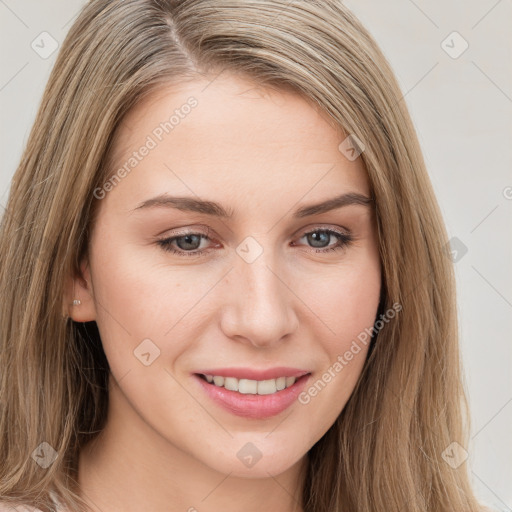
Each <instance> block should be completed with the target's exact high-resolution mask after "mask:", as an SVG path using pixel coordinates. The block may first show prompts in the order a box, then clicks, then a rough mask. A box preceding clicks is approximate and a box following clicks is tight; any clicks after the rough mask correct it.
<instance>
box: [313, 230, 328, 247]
mask: <svg viewBox="0 0 512 512" xmlns="http://www.w3.org/2000/svg"><path fill="white" fill-rule="evenodd" d="M308 236H310V237H311V238H310V242H311V241H312V242H313V243H312V245H313V247H323V246H325V243H328V242H329V236H330V235H329V234H328V233H326V232H325V231H316V232H314V233H311V234H310V235H308ZM319 237H324V242H325V243H324V244H323V245H322V244H321V243H320V245H315V244H316V243H317V242H318V238H319Z"/></svg>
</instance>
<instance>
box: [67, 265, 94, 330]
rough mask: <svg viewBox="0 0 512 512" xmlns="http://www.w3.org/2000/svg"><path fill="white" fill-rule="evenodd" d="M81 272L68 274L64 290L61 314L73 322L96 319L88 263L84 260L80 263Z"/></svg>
mask: <svg viewBox="0 0 512 512" xmlns="http://www.w3.org/2000/svg"><path fill="white" fill-rule="evenodd" d="M80 270H81V274H80V275H74V276H70V277H68V278H67V280H66V285H65V290H64V299H63V300H64V303H63V316H64V318H71V319H72V320H74V321H75V322H90V321H92V320H96V306H95V303H94V294H93V289H92V280H91V275H90V271H89V265H88V262H87V261H86V260H84V261H83V262H82V264H81V265H80Z"/></svg>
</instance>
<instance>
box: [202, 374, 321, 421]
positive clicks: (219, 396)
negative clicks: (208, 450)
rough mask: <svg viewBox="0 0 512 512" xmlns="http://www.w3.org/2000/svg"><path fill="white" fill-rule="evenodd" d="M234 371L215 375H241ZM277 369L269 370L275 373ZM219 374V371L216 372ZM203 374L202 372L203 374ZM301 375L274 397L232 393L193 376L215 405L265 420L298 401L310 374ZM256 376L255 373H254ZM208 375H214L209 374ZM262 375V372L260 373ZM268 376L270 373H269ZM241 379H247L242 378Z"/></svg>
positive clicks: (250, 417)
mask: <svg viewBox="0 0 512 512" xmlns="http://www.w3.org/2000/svg"><path fill="white" fill-rule="evenodd" d="M232 370H233V369H230V370H229V372H230V373H229V374H226V375H223V374H219V373H215V374H214V375H223V376H226V377H235V376H236V375H240V373H236V374H233V373H232ZM274 370H275V369H272V370H268V371H274ZM215 371H216V372H218V371H219V370H215ZM296 371H297V370H296ZM201 373H202V372H201ZM263 373H264V372H263ZM299 373H300V375H299V377H298V378H297V380H296V381H295V383H294V384H293V385H292V386H290V387H289V388H286V389H283V390H281V391H277V392H276V393H273V394H272V395H253V394H243V393H239V392H238V391H230V390H228V389H226V388H224V387H220V386H216V385H215V384H213V383H212V384H210V383H209V382H207V381H206V380H205V379H203V378H202V377H200V376H199V374H193V376H192V377H193V379H194V380H195V381H196V382H197V383H198V385H199V386H200V388H201V389H202V390H203V392H204V393H205V394H206V396H208V397H209V398H210V399H211V400H212V401H213V402H214V403H215V404H217V405H218V406H220V407H221V408H223V409H224V410H225V411H228V412H230V413H231V414H235V415H236V416H241V417H243V418H249V419H264V418H270V417H272V416H277V415H278V414H280V413H282V412H283V411H285V410H286V409H288V407H290V406H291V405H292V404H293V403H294V402H295V401H296V400H297V397H298V396H299V394H300V393H301V392H302V390H303V389H304V387H305V386H306V384H307V382H308V380H309V378H310V377H311V374H310V373H304V372H299ZM253 374H254V373H253ZM208 375H212V374H211V373H209V374H208ZM259 375H261V372H260V373H259ZM267 375H268V373H267ZM284 376H285V375H284V374H282V373H281V374H279V375H278V377H284ZM288 376H289V377H295V375H288ZM241 378H246V377H245V376H242V377H241ZM272 378H276V377H266V379H272ZM266 379H265V378H261V377H259V378H257V379H254V380H266Z"/></svg>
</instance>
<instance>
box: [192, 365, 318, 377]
mask: <svg viewBox="0 0 512 512" xmlns="http://www.w3.org/2000/svg"><path fill="white" fill-rule="evenodd" d="M195 373H201V374H203V375H218V376H219V377H235V378H237V379H249V380H269V379H277V378H278V377H295V378H297V379H298V378H299V377H302V376H303V375H307V374H308V373H309V372H308V371H307V370H299V369H298V368H291V367H289V366H277V367H274V368H266V369H264V370H257V369H255V368H247V367H238V368H216V369H206V370H199V371H197V372H195Z"/></svg>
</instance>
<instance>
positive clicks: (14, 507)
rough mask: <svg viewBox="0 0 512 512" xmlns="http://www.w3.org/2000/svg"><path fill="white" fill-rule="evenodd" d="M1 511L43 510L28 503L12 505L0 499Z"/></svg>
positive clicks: (33, 511) (31, 511)
mask: <svg viewBox="0 0 512 512" xmlns="http://www.w3.org/2000/svg"><path fill="white" fill-rule="evenodd" d="M0 512H41V511H40V510H39V509H38V508H34V507H30V506H28V505H11V504H10V503H6V502H5V501H0Z"/></svg>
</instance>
